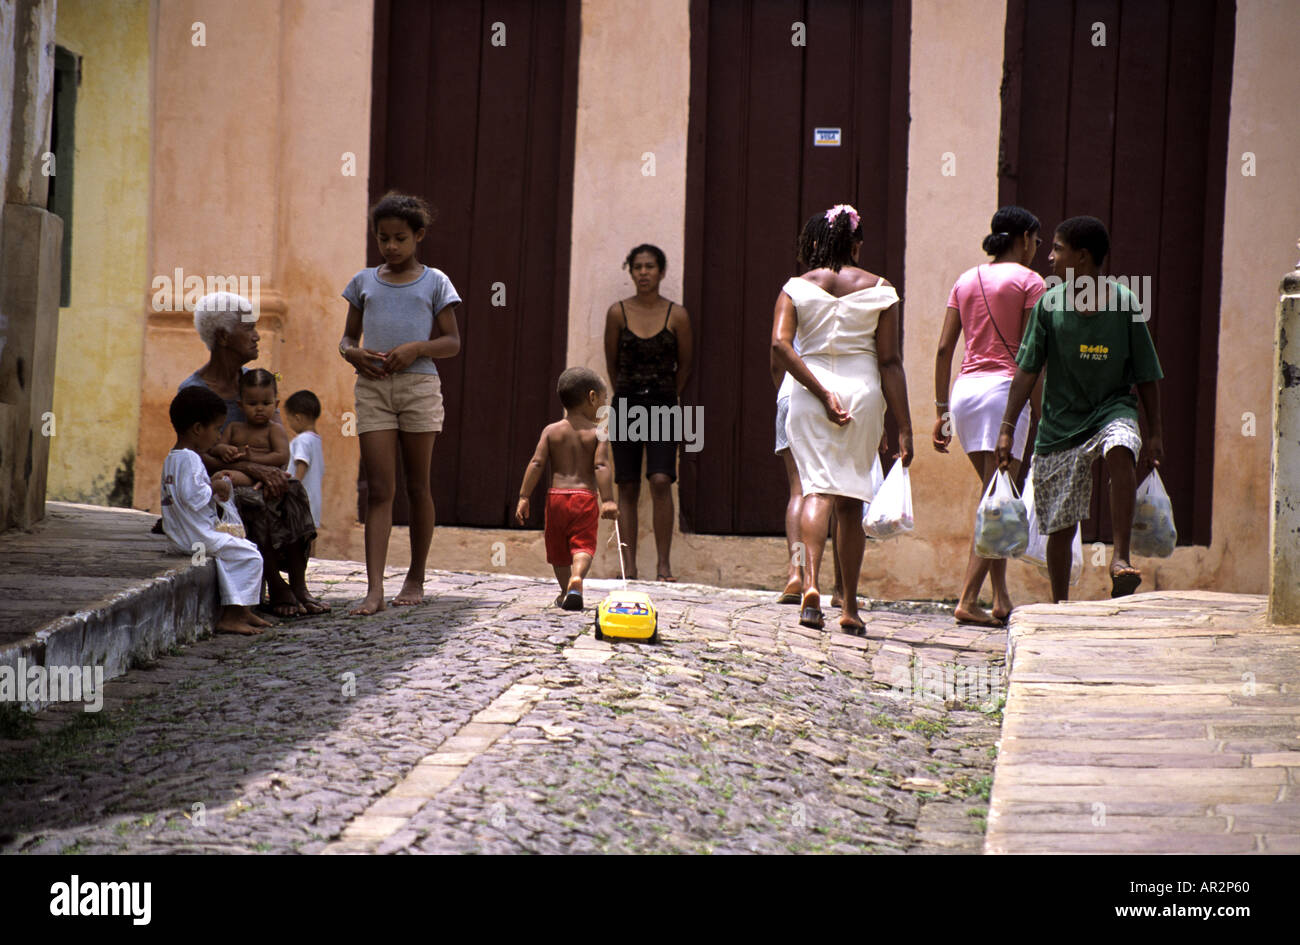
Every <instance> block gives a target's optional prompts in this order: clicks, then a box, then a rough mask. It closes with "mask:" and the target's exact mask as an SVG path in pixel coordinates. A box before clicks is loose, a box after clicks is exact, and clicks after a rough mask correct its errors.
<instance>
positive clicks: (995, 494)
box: [975, 469, 1029, 558]
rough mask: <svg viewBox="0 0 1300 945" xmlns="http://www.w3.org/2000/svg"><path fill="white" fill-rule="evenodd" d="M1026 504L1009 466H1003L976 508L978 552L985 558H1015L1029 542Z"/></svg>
mask: <svg viewBox="0 0 1300 945" xmlns="http://www.w3.org/2000/svg"><path fill="white" fill-rule="evenodd" d="M1025 519H1026V515H1025V503H1024V502H1023V501H1022V500H1021V498H1020V496H1018V495H1017V494H1016V487H1015V484H1014V483H1013V482H1012V481H1011V477H1010V476H1009V475H1007V471H1006V470H1005V469H999V470H998V471H997V472H996V473H994V474H993V478H992V479H991V480H990V481H989V487H988V489H987V490H986V491H985V492H984V498H982V499H981V500H980V504H979V507H978V508H976V509H975V553H976V554H977V555H979V556H980V557H981V558H1015V557H1017V556H1019V555H1020V554H1022V553H1023V552H1024V550H1025V548H1026V547H1028V545H1029V529H1028V528H1027V527H1026V521H1025Z"/></svg>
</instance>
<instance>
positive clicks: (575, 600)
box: [559, 591, 582, 610]
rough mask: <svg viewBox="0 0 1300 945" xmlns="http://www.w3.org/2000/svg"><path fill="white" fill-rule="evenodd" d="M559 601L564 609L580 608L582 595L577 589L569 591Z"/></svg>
mask: <svg viewBox="0 0 1300 945" xmlns="http://www.w3.org/2000/svg"><path fill="white" fill-rule="evenodd" d="M559 603H560V606H561V607H562V608H564V609H565V610H582V595H581V594H580V593H578V592H577V591H569V592H568V593H567V594H565V595H564V599H563V600H561V601H560V602H559Z"/></svg>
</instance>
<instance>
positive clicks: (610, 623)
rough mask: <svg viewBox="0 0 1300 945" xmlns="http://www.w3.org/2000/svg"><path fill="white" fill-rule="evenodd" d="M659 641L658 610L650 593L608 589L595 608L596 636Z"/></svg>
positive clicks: (648, 641) (601, 638) (598, 638)
mask: <svg viewBox="0 0 1300 945" xmlns="http://www.w3.org/2000/svg"><path fill="white" fill-rule="evenodd" d="M606 638H608V639H612V640H640V641H644V642H646V643H658V642H659V614H658V613H656V612H655V605H654V604H652V603H651V602H650V595H649V594H644V593H642V592H640V591H611V592H610V594H609V596H608V597H606V598H605V599H604V600H603V601H601V602H600V606H599V607H597V608H596V639H597V640H604V639H606Z"/></svg>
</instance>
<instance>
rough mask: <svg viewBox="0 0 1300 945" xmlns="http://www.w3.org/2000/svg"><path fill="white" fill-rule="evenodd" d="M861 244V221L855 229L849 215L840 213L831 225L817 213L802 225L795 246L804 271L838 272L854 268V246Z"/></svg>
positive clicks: (822, 214)
mask: <svg viewBox="0 0 1300 945" xmlns="http://www.w3.org/2000/svg"><path fill="white" fill-rule="evenodd" d="M861 240H862V221H861V220H859V221H858V225H857V227H854V226H853V219H852V217H850V216H849V213H848V212H847V211H842V212H840V213H837V214H836V215H835V218H834V219H833V220H831V221H829V222H828V221H827V219H826V214H825V212H822V213H814V214H813V215H812V216H810V217H809V218H808V222H807V223H805V224H804V225H803V230H802V232H800V234H799V239H798V240H797V241H796V242H795V255H796V258H797V259H798V260H799V265H800V266H802V267H803V268H804V270H805V271H807V270H809V269H830V270H831V271H832V272H839V271H840V270H841V269H842V268H843V267H845V266H851V265H853V244H854V243H858V242H861Z"/></svg>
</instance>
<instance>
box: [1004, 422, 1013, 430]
mask: <svg viewBox="0 0 1300 945" xmlns="http://www.w3.org/2000/svg"><path fill="white" fill-rule="evenodd" d="M1002 425H1003V426H1004V427H1010V428H1011V429H1013V430H1014V429H1015V428H1016V425H1015V424H1014V423H1012V422H1011V421H1010V420H1003V421H1002Z"/></svg>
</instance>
